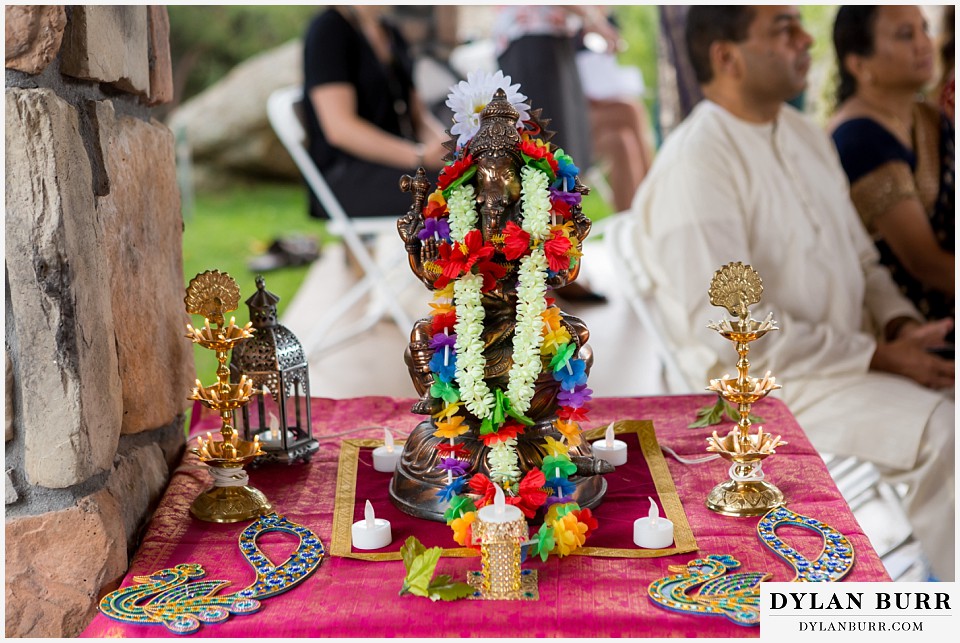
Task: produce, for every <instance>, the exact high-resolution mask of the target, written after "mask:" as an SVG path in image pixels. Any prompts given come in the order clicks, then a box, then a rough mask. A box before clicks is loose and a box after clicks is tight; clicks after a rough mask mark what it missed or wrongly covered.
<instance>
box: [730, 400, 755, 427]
mask: <svg viewBox="0 0 960 643" xmlns="http://www.w3.org/2000/svg"><path fill="white" fill-rule="evenodd" d="M723 403H724V404H725V405H726V407H727V408H726V409H725V410H724V413H725V414H726V416H727V417H728V418H729V419H730V421H731V422H739V421H740V410H739V409H738V408H737V407H735V406H734V405H733V404H730V403H729V402H727V401H726V400H723ZM747 419H748V420H750V423H751V424H756V423H758V422H764V421H765V420H764V419H763V418H762V417H760V416H759V415H754V414H753V413H751V414H750V415H748V416H747Z"/></svg>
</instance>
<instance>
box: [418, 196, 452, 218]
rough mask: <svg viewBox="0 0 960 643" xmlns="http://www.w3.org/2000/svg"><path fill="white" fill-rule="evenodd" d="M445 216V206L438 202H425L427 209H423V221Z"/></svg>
mask: <svg viewBox="0 0 960 643" xmlns="http://www.w3.org/2000/svg"><path fill="white" fill-rule="evenodd" d="M446 214H447V204H446V203H441V202H439V201H433V200H431V201H427V207H425V208H424V209H423V216H424V218H425V219H433V218H436V219H439V218H440V217H443V216H445V215H446Z"/></svg>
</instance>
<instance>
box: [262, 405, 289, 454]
mask: <svg viewBox="0 0 960 643" xmlns="http://www.w3.org/2000/svg"><path fill="white" fill-rule="evenodd" d="M258 435H262V436H263V440H262V442H263V444H264V445H266V446H271V447H282V446H283V441H282V436H281V433H280V419H279V418H278V417H277V416H276V415H274V414H273V413H271V414H270V417H269V419H268V420H267V430H266V431H262V432H261V433H259V434H258ZM295 438H296V436H295V435H294V434H293V432H292V431H287V444H290V443H291V442H293V441H294V439H295Z"/></svg>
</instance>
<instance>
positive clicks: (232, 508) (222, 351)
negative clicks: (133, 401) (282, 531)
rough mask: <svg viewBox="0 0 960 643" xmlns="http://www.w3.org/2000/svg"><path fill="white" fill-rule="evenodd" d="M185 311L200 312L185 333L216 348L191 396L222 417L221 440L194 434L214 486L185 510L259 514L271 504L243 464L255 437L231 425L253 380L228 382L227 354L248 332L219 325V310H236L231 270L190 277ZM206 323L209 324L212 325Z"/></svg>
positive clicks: (203, 515)
mask: <svg viewBox="0 0 960 643" xmlns="http://www.w3.org/2000/svg"><path fill="white" fill-rule="evenodd" d="M183 301H184V303H185V304H186V307H187V312H188V313H190V314H191V315H202V316H203V322H204V324H203V327H202V328H194V327H193V326H192V325H191V324H187V335H186V336H187V337H188V338H190V339H191V340H192V341H193V342H194V343H196V344H200V345H201V346H203V347H204V348H207V349H209V350H212V351H215V352H216V355H217V361H218V362H219V366H218V367H217V382H216V383H215V384H212V385H211V386H203V384H201V383H200V380H199V379H198V380H197V381H196V386H195V387H194V389H193V392H192V393H191V395H190V398H189V399H191V400H199V401H200V403H201V404H203V405H204V406H206V407H207V408H209V409H213V410H215V411H216V412H217V413H218V414H219V415H220V419H221V422H222V426H221V428H220V435H221V436H222V439H220V440H214V439H213V437H212V436H211V435H210V433H207V439H206V440H204V439H203V438H202V437H199V436H198V437H197V447H196V448H194V449H191V451H192V452H193V453H194V454H196V455H197V456H198V457H199V458H200V460H201V461H202V462H203V463H204V464H206V465H207V466H208V467H209V468H210V474H211V475H212V476H213V487H212V488H211V489H208V490H207V491H204V492H203V493H201V494H200V495H199V496H197V499H196V500H194V501H193V504H192V505H191V506H190V513H192V514H193V515H194V516H195V517H196V518H199V519H200V520H206V521H208V522H222V523H229V522H239V521H241V520H249V519H251V518H255V517H257V516H259V515H261V514H266V513H270V511H272V509H273V508H272V507H271V505H270V502H269V501H268V500H267V497H266V496H264V495H263V493H262V492H260V491H259V490H257V489H255V488H253V487H251V486H250V485H249V484H248V482H249V478H248V476H247V472H246V471H244V470H243V468H244V466H246V465H247V464H249V463H250V462H252V461H253V459H254V458H256V457H257V456H261V455H263V450H262V449H261V448H260V441H259V440H258V439H256V438H254V439H253V440H252V441H247V440H242V439H240V438H239V436H238V435H237V432H236V431H235V430H234V428H233V416H234V411H235V410H236V409H238V408H240V407H242V406H243V405H244V404H246V403H247V402H248V401H249V400H250V396H251V395H255V394H257V393H259V392H260V391H254V389H253V382H252V381H251V380H249V379H247V378H246V377H244V376H241V378H240V380H239V382H236V383H234V384H231V383H230V369H229V368H228V367H227V355H228V353H229V352H230V350H231V349H233V348H234V347H235V346H236V345H237V344H238V343H239V342H242V341H244V340H245V339H248V338H250V337H252V336H253V332H252V331H251V329H250V327H251V324H250V323H248V324H247V325H246V326H243V327H240V326H237V325H236V323H235V320H234V318H232V317H231V318H230V323H229V324H224V313H227V312H230V311H233V310H236V309H237V306H239V304H240V288H239V287H238V286H237V282H236V281H234V280H233V278H232V277H230V275H228V274H226V273H222V272H219V271H217V270H208V271H206V272H203V273H201V274H198V275H197V276H196V277H194V278H193V279H191V280H190V284H189V285H188V286H187V295H186V297H185V298H184V300H183ZM211 324H213V325H212V326H211Z"/></svg>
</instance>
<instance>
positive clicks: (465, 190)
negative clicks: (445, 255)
mask: <svg viewBox="0 0 960 643" xmlns="http://www.w3.org/2000/svg"><path fill="white" fill-rule="evenodd" d="M474 197H475V194H474V191H473V186H472V185H459V186H457V187H456V188H454V189H453V192H451V193H450V198H449V199H448V200H447V210H449V212H450V217H449V221H448V222H449V224H450V238H451V239H453V240H454V241H458V242H460V243H463V238H464V237H466V236H467V233H468V232H470V231H471V230H473V229H474V228H476V227H477V219H478V217H479V216H480V215H479V214H478V213H477V209H476V204H475V201H474Z"/></svg>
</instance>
